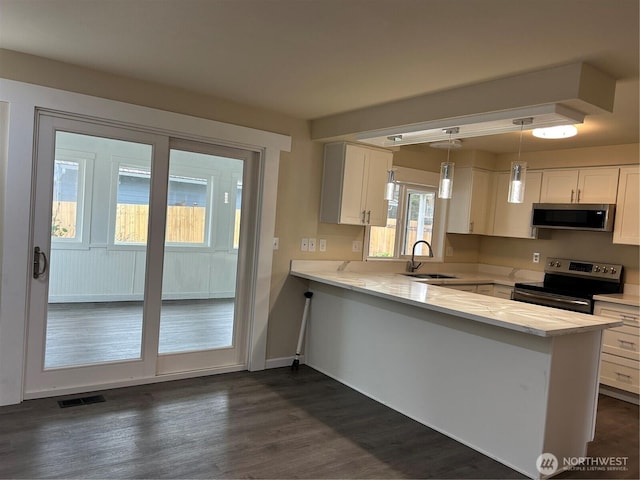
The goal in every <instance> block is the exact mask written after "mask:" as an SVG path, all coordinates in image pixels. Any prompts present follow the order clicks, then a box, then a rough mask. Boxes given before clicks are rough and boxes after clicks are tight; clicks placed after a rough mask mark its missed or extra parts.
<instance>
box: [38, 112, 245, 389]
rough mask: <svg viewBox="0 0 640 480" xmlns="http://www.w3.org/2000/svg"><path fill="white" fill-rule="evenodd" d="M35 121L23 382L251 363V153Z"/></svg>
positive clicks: (68, 122) (114, 378)
mask: <svg viewBox="0 0 640 480" xmlns="http://www.w3.org/2000/svg"><path fill="white" fill-rule="evenodd" d="M38 127H39V128H38V139H37V158H36V160H35V161H36V178H35V184H34V186H35V201H34V215H33V218H34V224H33V261H34V264H33V279H32V281H31V286H30V287H31V288H30V315H29V333H28V357H27V372H26V382H25V385H26V389H25V390H26V392H27V393H29V392H32V393H35V392H46V391H51V390H56V389H67V390H73V389H79V388H81V387H82V386H85V385H92V386H99V385H110V384H115V383H118V382H126V381H131V380H132V379H135V378H149V377H153V376H155V375H158V374H166V373H176V372H185V371H190V370H202V369H215V368H218V367H221V366H226V365H240V364H243V363H244V364H246V330H247V329H246V317H247V312H245V311H243V308H237V306H236V295H237V292H238V290H239V289H238V287H237V286H238V285H240V290H242V288H243V287H242V278H243V277H244V276H245V275H247V274H248V273H250V272H247V270H246V269H245V270H239V269H241V268H243V267H244V266H245V265H247V263H246V262H244V263H243V262H242V261H239V260H238V259H239V258H241V257H243V256H248V257H250V256H251V255H250V253H247V252H244V253H243V248H245V249H246V248H249V249H250V248H252V245H251V242H244V241H243V239H242V234H243V233H244V231H243V228H241V221H242V219H243V216H245V212H243V211H242V209H243V208H245V210H246V209H247V206H245V205H244V202H243V199H242V196H243V188H242V187H243V184H244V182H245V181H249V182H251V181H252V179H253V178H254V176H251V172H252V171H253V170H254V169H253V167H252V166H251V162H252V160H253V159H254V154H253V153H252V152H248V151H244V150H238V149H231V148H226V147H220V146H214V145H208V144H202V143H195V142H188V141H185V140H176V139H171V138H169V137H168V136H166V135H156V134H153V133H148V132H142V131H138V130H132V129H126V128H118V127H113V126H109V125H100V124H97V123H93V122H85V121H79V120H76V119H69V118H65V117H64V116H57V115H49V114H47V115H44V114H42V115H40V116H39V125H38ZM252 205H255V204H251V203H250V204H249V209H250V208H251V206H252ZM252 215H253V214H252V212H249V213H248V215H247V216H248V217H251V216H252ZM246 228H249V227H246V226H245V227H244V229H246Z"/></svg>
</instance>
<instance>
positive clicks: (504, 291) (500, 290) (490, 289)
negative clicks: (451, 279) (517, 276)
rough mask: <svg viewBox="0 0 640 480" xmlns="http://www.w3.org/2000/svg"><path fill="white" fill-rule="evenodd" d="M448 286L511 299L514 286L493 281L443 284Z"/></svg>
mask: <svg viewBox="0 0 640 480" xmlns="http://www.w3.org/2000/svg"><path fill="white" fill-rule="evenodd" d="M442 286H443V287H446V288H451V289H453V290H460V291H462V292H471V293H478V294H480V295H488V296H490V297H497V298H505V299H507V300H511V296H512V294H513V287H509V286H506V285H497V284H493V283H480V284H458V285H455V284H454V285H451V284H449V285H442Z"/></svg>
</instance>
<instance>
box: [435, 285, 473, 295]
mask: <svg viewBox="0 0 640 480" xmlns="http://www.w3.org/2000/svg"><path fill="white" fill-rule="evenodd" d="M442 286H443V287H445V288H450V289H451V290H460V291H461V292H471V293H476V292H477V291H478V288H477V286H476V285H442Z"/></svg>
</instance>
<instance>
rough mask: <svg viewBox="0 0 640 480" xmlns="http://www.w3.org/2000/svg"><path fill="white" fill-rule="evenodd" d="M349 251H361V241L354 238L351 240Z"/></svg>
mask: <svg viewBox="0 0 640 480" xmlns="http://www.w3.org/2000/svg"><path fill="white" fill-rule="evenodd" d="M351 251H352V252H361V251H362V242H360V240H354V241H353V242H351Z"/></svg>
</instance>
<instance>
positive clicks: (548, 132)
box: [533, 125, 578, 138]
mask: <svg viewBox="0 0 640 480" xmlns="http://www.w3.org/2000/svg"><path fill="white" fill-rule="evenodd" d="M577 133H578V129H577V128H576V127H574V126H573V125H558V126H556V127H546V128H534V129H533V136H534V137H538V138H569V137H573V136H574V135H576V134H577Z"/></svg>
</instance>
